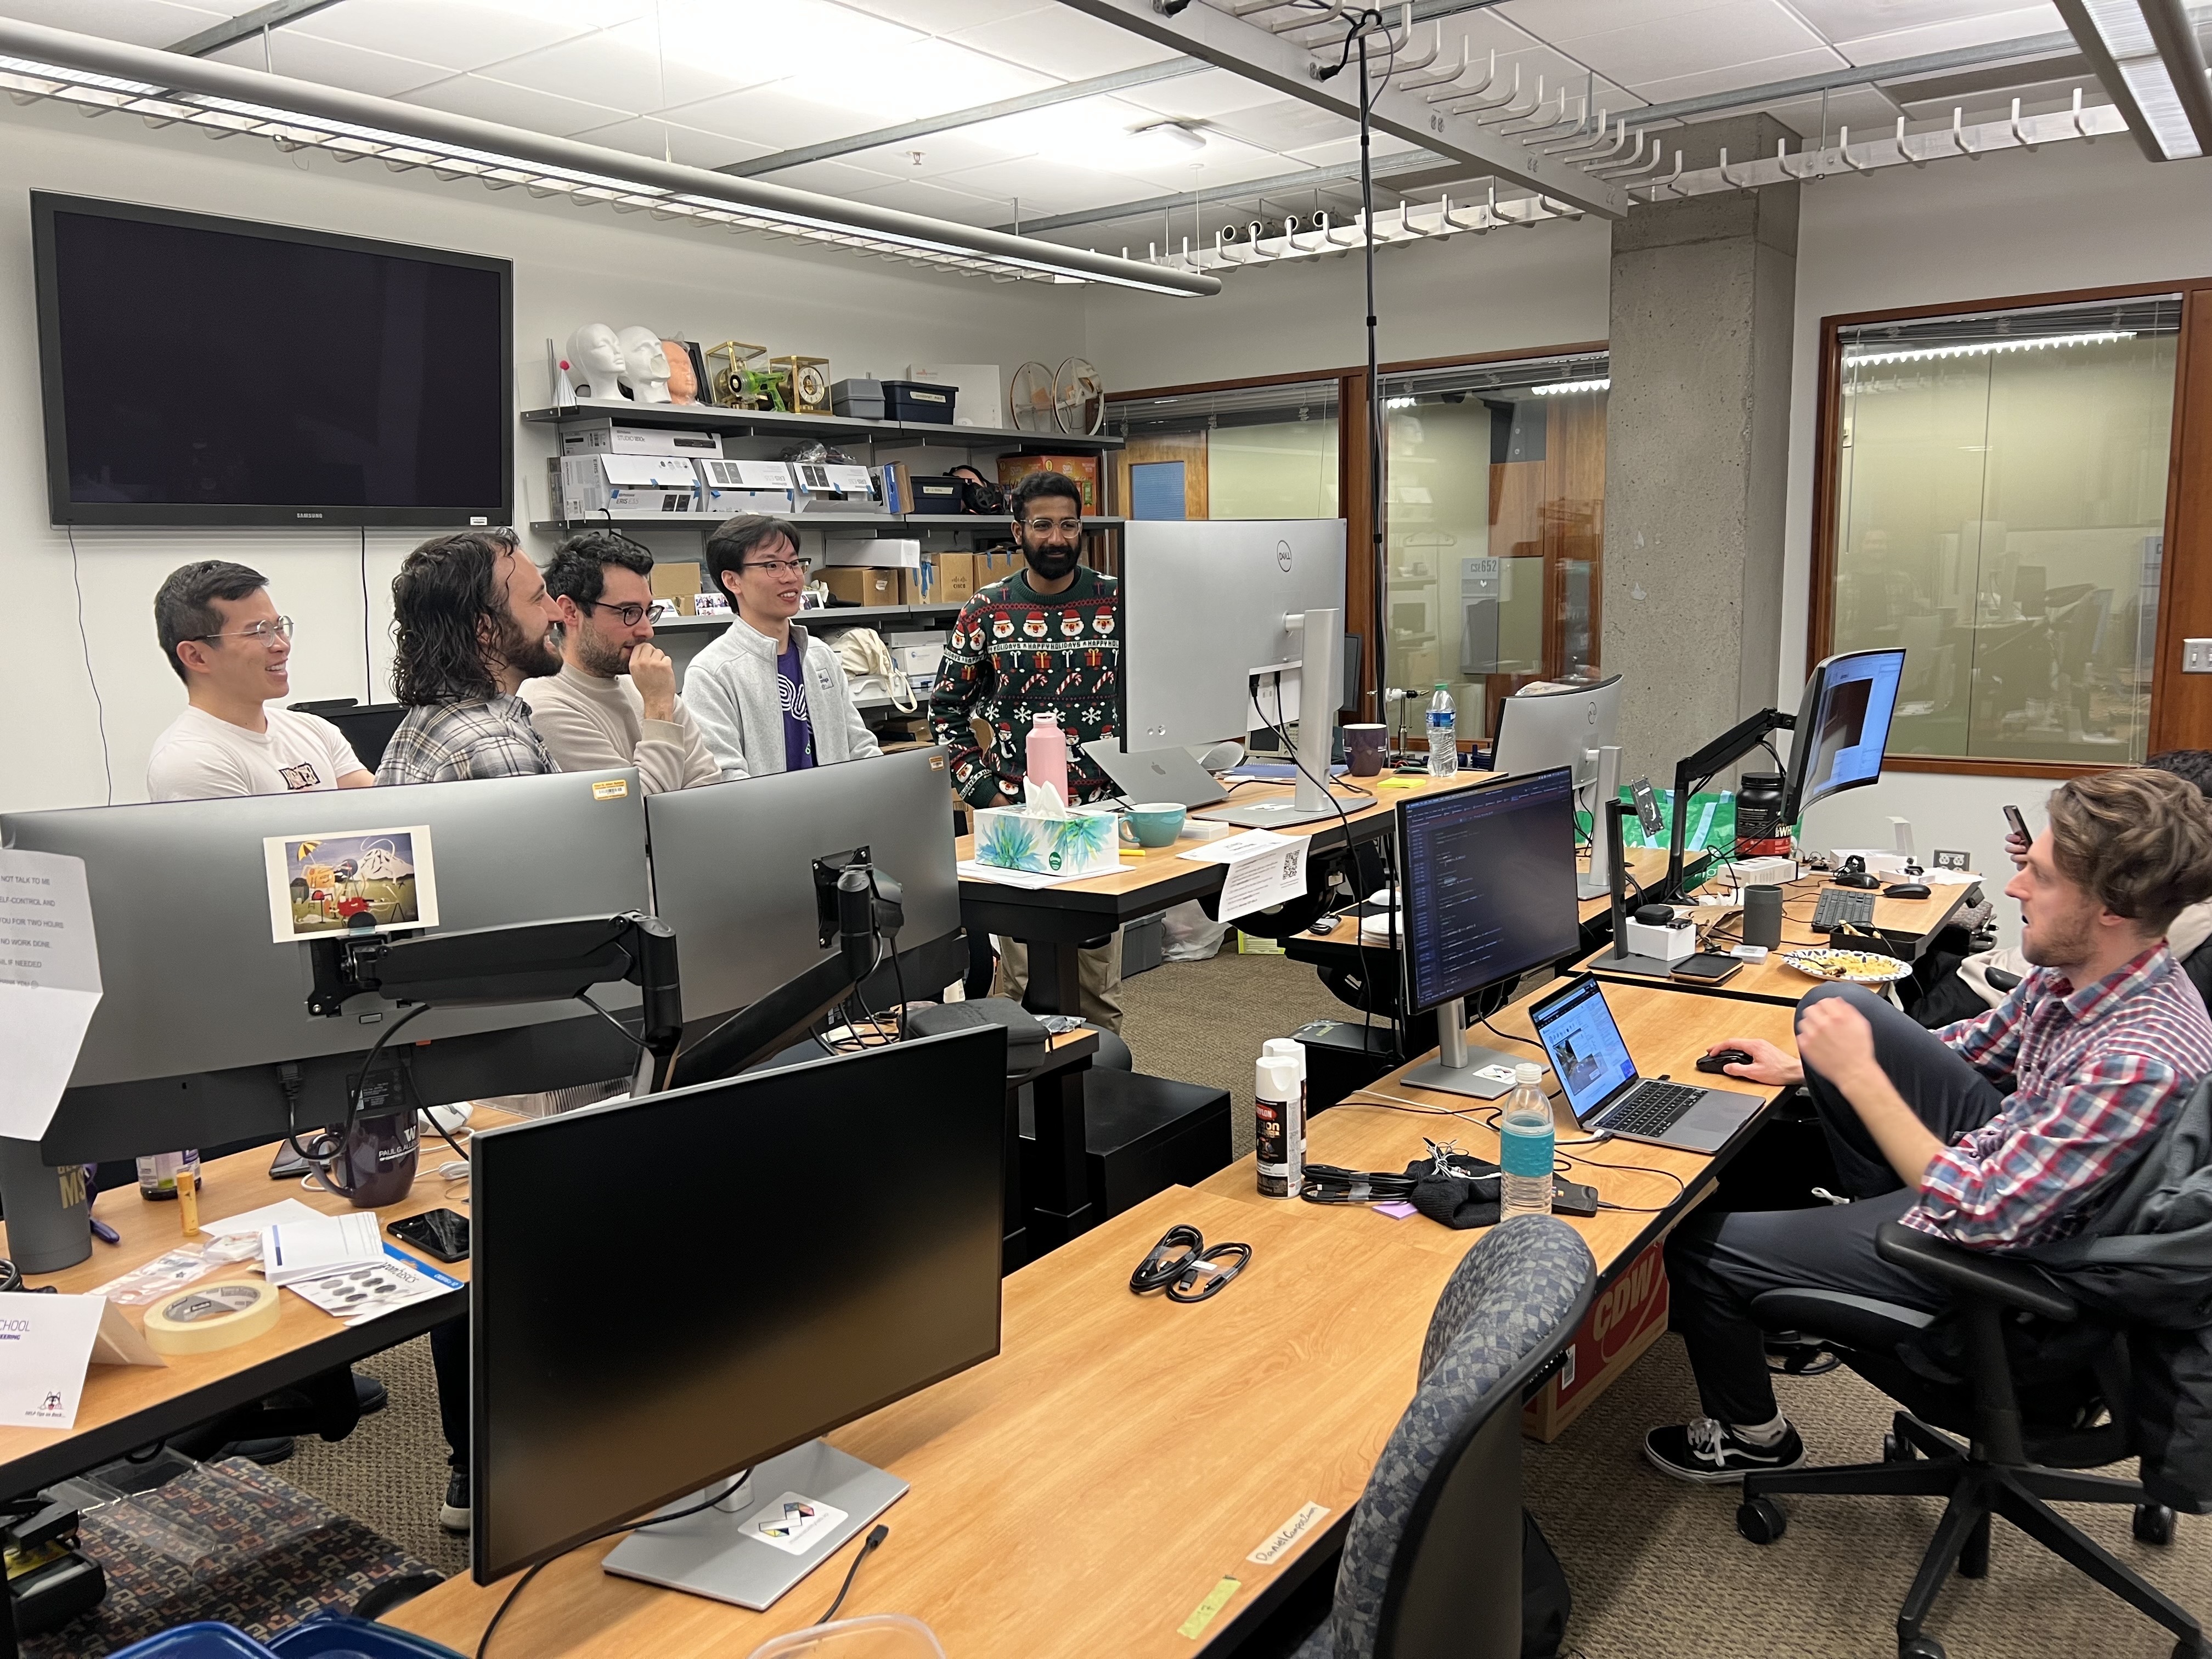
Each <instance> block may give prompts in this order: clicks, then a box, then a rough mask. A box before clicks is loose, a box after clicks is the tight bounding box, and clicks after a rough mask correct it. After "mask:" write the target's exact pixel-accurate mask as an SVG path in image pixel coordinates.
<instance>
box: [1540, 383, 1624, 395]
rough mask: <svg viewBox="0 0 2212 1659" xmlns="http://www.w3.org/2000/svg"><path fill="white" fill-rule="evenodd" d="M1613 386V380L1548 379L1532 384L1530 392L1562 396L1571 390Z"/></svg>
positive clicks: (1585, 390)
mask: <svg viewBox="0 0 2212 1659" xmlns="http://www.w3.org/2000/svg"><path fill="white" fill-rule="evenodd" d="M1612 386H1613V382H1612V381H1611V380H1547V381H1546V382H1545V383H1544V384H1543V385H1542V386H1530V387H1529V388H1528V392H1529V395H1531V396H1532V397H1537V398H1560V397H1565V395H1566V394H1567V393H1569V392H1605V391H1607V390H1609V389H1610V388H1611V387H1612Z"/></svg>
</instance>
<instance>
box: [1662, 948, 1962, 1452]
mask: <svg viewBox="0 0 2212 1659" xmlns="http://www.w3.org/2000/svg"><path fill="white" fill-rule="evenodd" d="M1833 996H1840V997H1844V998H1846V999H1848V1000H1850V1004H1851V1006H1853V1007H1854V1008H1857V1010H1858V1011H1859V1012H1861V1013H1863V1014H1864V1015H1865V1016H1866V1017H1867V1021H1868V1023H1869V1024H1871V1025H1872V1026H1873V1027H1874V1042H1875V1058H1876V1059H1877V1060H1880V1061H1881V1068H1882V1070H1883V1071H1884V1072H1885V1073H1887V1074H1888V1076H1889V1080H1890V1082H1891V1084H1892V1085H1893V1086H1894V1087H1895V1088H1896V1090H1897V1091H1898V1093H1899V1094H1900V1095H1902V1096H1904V1097H1905V1103H1906V1104H1907V1105H1909V1106H1911V1108H1912V1109H1913V1110H1914V1112H1915V1113H1917V1115H1919V1118H1920V1121H1922V1122H1923V1123H1924V1124H1926V1125H1927V1126H1928V1128H1929V1132H1930V1133H1933V1134H1934V1135H1935V1136H1936V1138H1937V1139H1940V1140H1942V1141H1944V1142H1945V1143H1947V1144H1948V1142H1950V1141H1951V1140H1953V1139H1956V1138H1957V1137H1958V1136H1960V1135H1961V1134H1963V1133H1966V1131H1967V1130H1969V1129H1974V1128H1978V1127H1981V1126H1982V1125H1983V1124H1984V1123H1986V1122H1988V1121H1990V1119H1991V1118H1993V1117H1995V1116H1996V1115H1997V1114H1998V1113H1999V1112H2000V1111H2002V1110H2003V1109H2004V1097H2003V1096H2002V1095H2001V1094H1999V1093H1998V1092H1997V1091H1996V1088H1995V1087H1994V1086H1993V1085H1991V1084H1990V1081H1989V1079H1986V1078H1984V1077H1983V1076H1982V1074H1981V1073H1978V1072H1977V1071H1976V1070H1974V1068H1973V1067H1972V1066H1969V1065H1967V1064H1966V1061H1965V1060H1961V1059H1960V1058H1959V1057H1958V1055H1956V1054H1954V1053H1952V1052H1951V1050H1950V1049H1948V1048H1945V1047H1944V1046H1943V1045H1942V1043H1941V1042H1937V1041H1936V1036H1935V1033H1934V1032H1932V1031H1929V1030H1927V1029H1926V1028H1924V1027H1923V1026H1922V1025H1920V1024H1917V1023H1916V1022H1915V1021H1914V1020H1912V1019H1911V1018H1910V1017H1909V1016H1907V1015H1905V1013H1903V1012H1900V1011H1899V1010H1898V1009H1897V1008H1895V1007H1893V1006H1891V1005H1890V1004H1889V1003H1887V1002H1885V1001H1883V1000H1881V998H1879V997H1876V996H1874V995H1872V994H1869V993H1868V992H1867V991H1864V990H1863V989H1861V988H1860V987H1857V986H1849V985H1823V986H1821V987H1819V988H1818V989H1817V990H1814V991H1811V992H1808V993H1807V994H1806V995H1805V997H1804V998H1803V1000H1801V1001H1800V1002H1799V1003H1798V1005H1797V1006H1798V1010H1799V1013H1800V1017H1801V1018H1802V1013H1803V1011H1804V1009H1805V1008H1806V1007H1807V1006H1809V1005H1810V1004H1812V1003H1814V1002H1816V1001H1819V1000H1820V999H1821V998H1823V997H1833ZM1805 1081H1806V1085H1807V1087H1808V1090H1809V1091H1810V1092H1811V1094H1812V1097H1813V1102H1814V1106H1815V1107H1816V1108H1817V1109H1819V1112H1820V1127H1821V1128H1822V1129H1823V1130H1824V1131H1825V1132H1826V1135H1827V1138H1828V1146H1829V1150H1830V1151H1831V1152H1833V1153H1834V1155H1835V1160H1836V1171H1837V1174H1838V1177H1839V1178H1840V1179H1841V1181H1842V1182H1843V1186H1844V1191H1845V1194H1847V1195H1848V1196H1849V1197H1850V1199H1852V1200H1854V1201H1853V1202H1851V1203H1850V1204H1844V1205H1823V1206H1820V1208H1818V1209H1811V1210H1762V1211H1738V1212H1735V1213H1734V1214H1730V1215H1714V1216H1702V1215H1699V1214H1695V1213H1692V1215H1691V1217H1690V1218H1689V1219H1688V1220H1686V1221H1685V1222H1684V1223H1683V1224H1682V1225H1680V1227H1678V1228H1676V1229H1675V1230H1674V1233H1673V1235H1672V1236H1671V1237H1669V1238H1668V1241H1667V1275H1668V1281H1669V1284H1670V1286H1671V1292H1672V1298H1673V1314H1672V1316H1671V1323H1672V1325H1673V1327H1674V1329H1675V1330H1677V1331H1679V1332H1680V1333H1681V1334H1682V1338H1683V1340H1684V1341H1685V1342H1686V1344H1687V1345H1688V1346H1689V1350H1690V1368H1691V1370H1692V1371H1694V1372H1695V1373H1696V1375H1697V1379H1698V1395H1699V1401H1700V1402H1701V1403H1702V1404H1703V1407H1704V1408H1705V1413H1706V1415H1708V1416H1710V1417H1717V1418H1718V1419H1720V1420H1721V1421H1722V1422H1723V1423H1733V1424H1738V1425H1751V1424H1758V1423H1765V1422H1767V1421H1768V1420H1770V1419H1771V1418H1773V1416H1774V1415H1775V1413H1776V1411H1777V1410H1778V1407H1776V1405H1775V1401H1774V1387H1773V1383H1772V1382H1771V1380H1770V1378H1769V1376H1768V1373H1767V1370H1766V1353H1765V1333H1764V1332H1763V1331H1762V1330H1761V1329H1760V1328H1759V1324H1758V1322H1757V1321H1755V1320H1754V1319H1753V1317H1752V1314H1751V1304H1752V1299H1753V1297H1757V1296H1759V1295H1760V1294H1761V1293H1762V1292H1764V1291H1774V1290H1783V1289H1793V1288H1810V1289H1819V1290H1829V1291H1851V1292H1856V1293H1857V1294H1859V1295H1862V1296H1871V1297H1879V1298H1880V1299H1881V1300H1882V1301H1885V1302H1896V1303H1901V1304H1904V1305H1905V1306H1906V1307H1911V1308H1921V1309H1925V1310H1928V1311H1929V1312H1931V1313H1932V1312H1935V1311H1936V1310H1940V1309H1942V1307H1944V1306H1945V1305H1946V1303H1947V1298H1946V1297H1944V1295H1943V1293H1942V1291H1939V1290H1937V1289H1936V1287H1935V1286H1934V1285H1930V1284H1929V1282H1928V1281H1927V1280H1926V1279H1922V1278H1920V1277H1918V1276H1917V1275H1916V1274H1913V1273H1908V1272H1907V1271H1906V1270H1905V1269H1904V1268H1902V1267H1893V1266H1892V1265H1891V1264H1890V1263H1888V1262H1887V1261H1883V1260H1882V1259H1881V1257H1880V1256H1879V1255H1875V1247H1874V1241H1875V1232H1876V1231H1877V1230H1878V1229H1879V1228H1880V1227H1881V1224H1882V1223H1883V1222H1885V1221H1894V1220H1896V1219H1897V1218H1899V1216H1901V1215H1903V1214H1904V1213H1905V1211H1906V1210H1908V1209H1910V1208H1911V1206H1912V1203H1913V1200H1915V1199H1916V1198H1917V1196H1918V1194H1917V1193H1915V1192H1912V1191H1911V1190H1909V1189H1907V1188H1905V1184H1904V1182H1902V1181H1901V1180H1899V1177H1898V1174H1897V1171H1896V1170H1894V1169H1893V1168H1892V1167H1891V1166H1890V1163H1889V1160H1888V1159H1887V1158H1885V1157H1883V1156H1882V1152H1881V1147H1880V1146H1878V1145H1876V1143H1875V1139H1874V1137H1873V1136H1872V1135H1871V1134H1869V1133H1868V1132H1867V1129H1866V1126H1865V1125H1864V1124H1863V1123H1861V1122H1860V1121H1859V1115H1858V1113H1857V1109H1854V1108H1853V1107H1852V1105H1851V1103H1850V1102H1849V1101H1848V1100H1846V1099H1844V1097H1843V1095H1842V1093H1841V1091H1838V1089H1837V1088H1836V1086H1835V1085H1833V1084H1832V1083H1830V1082H1829V1081H1828V1080H1827V1079H1826V1078H1823V1077H1821V1076H1820V1074H1819V1073H1815V1072H1814V1071H1813V1070H1812V1069H1811V1068H1809V1067H1808V1068H1807V1071H1806V1073H1805Z"/></svg>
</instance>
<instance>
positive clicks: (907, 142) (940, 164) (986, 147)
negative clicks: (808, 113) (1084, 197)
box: [779, 128, 1008, 179]
mask: <svg viewBox="0 0 2212 1659" xmlns="http://www.w3.org/2000/svg"><path fill="white" fill-rule="evenodd" d="M1007 154H1008V152H1007V149H1006V146H1005V145H1004V144H988V143H980V142H979V141H978V140H977V139H976V138H975V137H974V130H973V129H972V128H958V129H956V130H954V131H951V132H932V133H927V134H925V135H924V136H922V137H919V138H904V139H901V140H899V141H898V142H897V143H890V144H884V145H879V146H878V147H877V148H876V149H864V150H854V151H853V152H852V153H851V155H848V156H847V157H846V159H847V160H848V161H853V162H854V163H856V164H857V165H859V166H861V167H871V168H873V169H874V170H875V171H876V172H878V173H890V174H895V175H896V176H897V177H899V178H902V179H941V178H943V177H945V175H946V174H948V173H957V172H959V171H960V170H961V169H962V168H963V167H987V166H988V165H990V163H992V162H994V161H1005V160H1006V157H1007ZM915 155H920V156H921V161H919V162H917V161H915V160H914V157H915ZM779 176H780V175H779Z"/></svg>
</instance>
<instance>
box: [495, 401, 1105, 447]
mask: <svg viewBox="0 0 2212 1659" xmlns="http://www.w3.org/2000/svg"><path fill="white" fill-rule="evenodd" d="M608 417H611V418H612V419H615V420H618V421H620V422H622V423H623V425H624V426H650V427H660V428H671V427H672V428H678V429H681V430H685V431H691V432H729V433H739V434H744V435H750V436H752V437H757V438H856V439H863V440H866V441H877V440H879V439H885V438H893V439H902V440H921V441H934V442H939V443H943V444H945V445H946V446H947V447H954V448H958V447H976V446H981V447H994V448H1012V447H1017V446H1028V447H1036V448H1038V449H1042V450H1047V451H1051V450H1066V451H1080V452H1083V453H1104V452H1105V451H1107V450H1109V449H1120V448H1121V447H1123V445H1124V442H1125V441H1124V440H1122V439H1120V438H1116V437H1112V436H1109V435H1107V434H1105V433H1103V432H1101V433H1097V434H1096V435H1092V436H1090V437H1076V436H1073V435H1070V434H1067V433H1065V432H1023V431H1021V430H1019V429H1018V428H1013V427H985V426H940V425H939V424H937V423H936V422H933V421H860V420H854V419H851V418H849V417H848V416H842V415H779V414H776V413H775V412H774V411H772V410H768V411H763V410H751V409H714V408H708V407H705V406H702V405H699V404H693V405H691V406H690V407H688V408H678V407H676V406H674V405H672V404H574V405H573V406H571V407H569V408H567V409H526V410H523V411H522V418H523V419H524V420H526V421H531V422H536V423H538V424H539V425H541V426H559V425H561V424H562V423H563V422H569V421H591V420H599V419H602V418H608Z"/></svg>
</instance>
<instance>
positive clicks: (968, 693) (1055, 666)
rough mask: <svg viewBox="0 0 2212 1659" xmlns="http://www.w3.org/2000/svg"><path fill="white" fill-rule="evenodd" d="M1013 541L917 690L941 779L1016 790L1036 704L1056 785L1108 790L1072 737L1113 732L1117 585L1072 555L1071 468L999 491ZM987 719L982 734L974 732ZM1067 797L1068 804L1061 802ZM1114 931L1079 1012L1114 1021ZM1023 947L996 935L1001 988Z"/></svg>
mask: <svg viewBox="0 0 2212 1659" xmlns="http://www.w3.org/2000/svg"><path fill="white" fill-rule="evenodd" d="M1007 505H1008V507H1010V508H1011V510H1012V513H1013V520H1014V544H1015V545H1016V546H1017V547H1018V548H1020V549H1021V551H1022V557H1023V560H1024V562H1025V563H1026V564H1027V566H1028V568H1026V569H1024V570H1020V571H1018V572H1016V573H1015V574H1013V575H1011V576H1009V577H1007V578H1006V580H1003V581H996V582H993V583H992V584H991V585H990V586H988V587H986V588H984V589H983V590H982V591H981V592H979V593H977V594H976V595H975V598H974V599H970V600H969V601H968V603H967V604H966V605H963V606H962V607H961V608H960V616H959V619H958V620H957V621H956V622H955V623H953V624H952V638H951V643H950V644H949V645H948V646H947V647H946V649H945V662H944V665H943V666H942V667H941V668H940V669H939V671H938V676H937V689H936V690H934V691H933V693H932V694H931V696H930V699H929V718H930V725H931V727H932V731H933V735H934V736H935V738H936V739H937V741H938V742H939V743H940V744H944V745H945V748H946V749H947V750H950V751H951V757H952V787H954V788H955V789H956V790H957V791H958V792H959V793H960V797H961V799H963V800H965V801H966V802H967V803H968V804H969V805H970V806H1006V805H1011V804H1012V803H1013V802H1015V801H1018V800H1019V799H1021V793H1022V773H1023V771H1024V766H1025V761H1024V756H1025V754H1026V751H1027V747H1028V743H1029V734H1030V722H1031V721H1032V720H1034V719H1035V718H1036V715H1037V714H1039V713H1041V712H1043V711H1046V710H1049V711H1051V712H1052V713H1054V714H1057V715H1058V716H1059V717H1060V729H1061V730H1062V731H1063V732H1066V734H1067V788H1068V793H1069V794H1070V795H1071V796H1072V797H1073V801H1076V802H1080V801H1090V800H1096V799H1098V798H1099V797H1100V796H1101V795H1103V794H1105V793H1108V791H1109V785H1108V783H1107V781H1106V779H1105V776H1104V775H1103V774H1102V773H1101V772H1100V771H1099V770H1098V769H1097V766H1095V765H1093V764H1092V763H1091V760H1090V759H1089V757H1086V756H1085V754H1084V753H1083V752H1082V745H1083V744H1086V743H1090V742H1091V741H1093V740H1094V739H1097V738H1109V737H1112V736H1114V735H1115V728H1114V707H1115V690H1116V687H1117V682H1118V680H1119V678H1120V675H1121V596H1120V588H1121V585H1120V583H1118V582H1117V581H1115V579H1114V578H1113V577H1111V576H1103V575H1100V574H1098V573H1097V571H1094V570H1089V569H1085V568H1084V567H1083V566H1082V565H1080V564H1079V563H1078V562H1077V560H1078V557H1079V555H1080V554H1081V552H1082V547H1083V522H1082V510H1083V497H1082V495H1081V493H1080V492H1079V489H1077V487H1076V485H1075V483H1074V481H1073V479H1071V478H1068V477H1066V476H1064V475H1063V474H1060V473H1058V472H1032V473H1031V474H1030V475H1029V477H1025V478H1024V479H1023V480H1022V481H1021V482H1020V483H1018V484H1016V485H1015V486H1014V487H1013V489H1012V491H1011V492H1009V500H1008V503H1007ZM981 729H987V730H988V731H989V732H990V740H989V742H988V744H985V743H984V742H982V741H981ZM1071 804H1073V803H1071ZM1028 969H1029V962H1028V952H1027V951H1026V950H1024V947H1023V946H1022V945H1021V944H1020V942H1019V941H1018V940H1012V939H1009V940H1006V941H1003V942H1002V945H1001V949H1000V962H999V973H1000V987H1001V989H1002V992H1003V994H1006V995H1008V996H1013V997H1018V996H1020V995H1021V994H1022V992H1023V989H1024V987H1025V986H1026V984H1027V982H1028V976H1029V975H1028ZM1082 980H1083V1007H1082V1013H1083V1017H1084V1018H1085V1019H1088V1020H1090V1021H1091V1023H1092V1024H1098V1025H1103V1026H1104V1027H1106V1029H1107V1030H1120V1029H1121V999H1120V996H1119V992H1120V990H1121V935H1120V934H1119V933H1116V934H1115V936H1114V937H1113V938H1112V939H1109V940H1108V941H1107V942H1106V943H1105V944H1104V945H1098V946H1095V947H1093V948H1091V949H1090V950H1086V951H1084V952H1083V953H1082Z"/></svg>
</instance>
